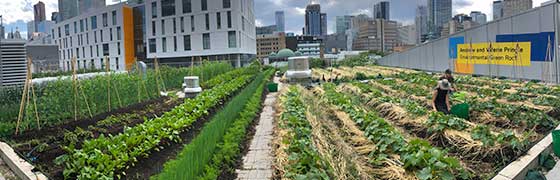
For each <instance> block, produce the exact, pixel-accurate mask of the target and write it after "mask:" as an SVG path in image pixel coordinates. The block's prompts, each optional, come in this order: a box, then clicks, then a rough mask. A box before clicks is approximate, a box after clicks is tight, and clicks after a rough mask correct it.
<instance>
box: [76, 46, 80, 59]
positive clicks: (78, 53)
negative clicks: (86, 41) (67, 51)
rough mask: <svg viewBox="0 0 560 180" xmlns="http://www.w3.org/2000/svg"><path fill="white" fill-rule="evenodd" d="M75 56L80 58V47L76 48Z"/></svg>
mask: <svg viewBox="0 0 560 180" xmlns="http://www.w3.org/2000/svg"><path fill="white" fill-rule="evenodd" d="M76 56H77V58H78V59H79V58H80V48H76Z"/></svg>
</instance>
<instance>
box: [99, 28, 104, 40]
mask: <svg viewBox="0 0 560 180" xmlns="http://www.w3.org/2000/svg"><path fill="white" fill-rule="evenodd" d="M99 36H101V42H103V29H100V30H99Z"/></svg>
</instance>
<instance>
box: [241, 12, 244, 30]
mask: <svg viewBox="0 0 560 180" xmlns="http://www.w3.org/2000/svg"><path fill="white" fill-rule="evenodd" d="M241 30H243V31H245V17H243V16H241Z"/></svg>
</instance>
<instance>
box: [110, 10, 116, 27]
mask: <svg viewBox="0 0 560 180" xmlns="http://www.w3.org/2000/svg"><path fill="white" fill-rule="evenodd" d="M111 16H112V20H113V25H117V11H113V12H111Z"/></svg>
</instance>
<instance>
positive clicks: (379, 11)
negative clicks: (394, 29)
mask: <svg viewBox="0 0 560 180" xmlns="http://www.w3.org/2000/svg"><path fill="white" fill-rule="evenodd" d="M390 12H391V8H389V2H388V1H381V2H379V3H376V4H375V5H373V18H374V19H385V20H390V19H391V18H390Z"/></svg>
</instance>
